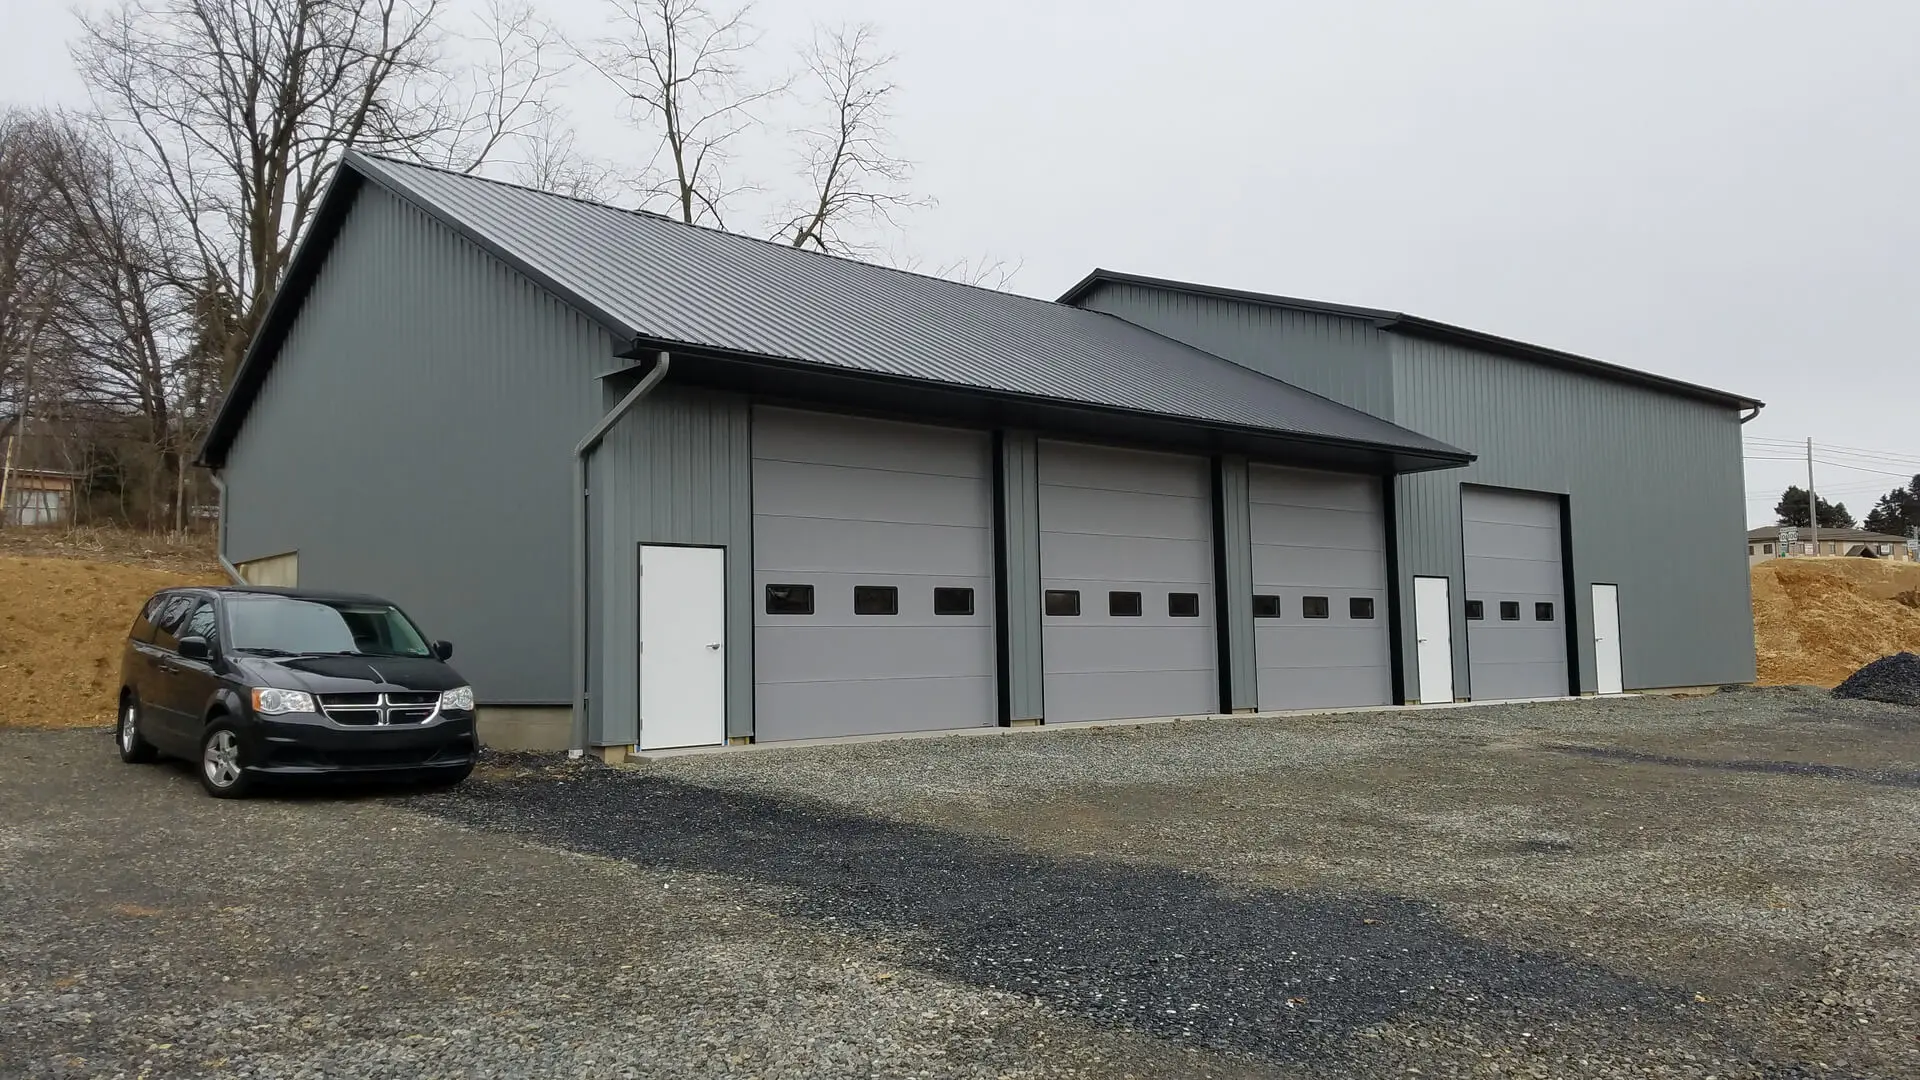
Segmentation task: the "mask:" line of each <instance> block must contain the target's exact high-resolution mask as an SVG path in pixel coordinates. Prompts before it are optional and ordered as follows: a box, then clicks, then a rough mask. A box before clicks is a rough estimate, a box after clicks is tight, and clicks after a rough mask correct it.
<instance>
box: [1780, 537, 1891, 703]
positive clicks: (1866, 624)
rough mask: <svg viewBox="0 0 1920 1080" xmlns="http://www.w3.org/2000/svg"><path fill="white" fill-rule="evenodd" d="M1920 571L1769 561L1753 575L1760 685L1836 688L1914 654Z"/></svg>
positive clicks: (1875, 564)
mask: <svg viewBox="0 0 1920 1080" xmlns="http://www.w3.org/2000/svg"><path fill="white" fill-rule="evenodd" d="M1915 589H1920V565H1916V564H1913V563H1890V562H1883V561H1880V560H1877V559H1848V558H1831V559H1823V558H1805V559H1771V560H1768V561H1767V562H1763V563H1758V564H1756V565H1755V566H1754V567H1753V635H1754V647H1755V650H1756V652H1757V654H1758V658H1759V665H1760V682H1761V683H1762V684H1763V685H1782V684H1795V683H1810V684H1813V685H1815V686H1835V685H1837V684H1839V683H1840V682H1841V681H1842V680H1844V679H1846V678H1847V677H1848V676H1849V675H1852V674H1853V673H1854V672H1856V671H1858V670H1860V669H1861V668H1862V667H1863V666H1865V665H1867V664H1869V663H1871V662H1873V661H1875V660H1878V659H1879V658H1881V657H1883V656H1889V655H1892V654H1894V653H1898V652H1911V651H1916V650H1920V609H1915V608H1914V607H1912V606H1909V605H1908V604H1907V603H1905V602H1903V601H1902V600H1901V599H1900V598H1901V596H1902V595H1903V594H1911V593H1912V592H1913V590H1915Z"/></svg>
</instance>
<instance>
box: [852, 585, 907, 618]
mask: <svg viewBox="0 0 1920 1080" xmlns="http://www.w3.org/2000/svg"><path fill="white" fill-rule="evenodd" d="M853 613H854V614H855V615H898V614H900V590H899V589H897V588H894V587H893V586H892V585H855V586H854V587H853Z"/></svg>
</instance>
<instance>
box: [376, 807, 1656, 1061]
mask: <svg viewBox="0 0 1920 1080" xmlns="http://www.w3.org/2000/svg"><path fill="white" fill-rule="evenodd" d="M409 805H410V806H412V807H414V808H416V809H420V810H424V811H426V812H428V813H431V814H434V815H436V816H439V817H442V818H445V819H449V820H452V821H454V822H457V823H460V824H462V825H466V826H469V827H477V828H482V829H488V830H495V831H507V832H513V833H517V834H521V835H525V836H528V837H530V838H533V839H535V840H538V841H541V842H545V843H548V844H552V845H556V846H559V847H563V848H567V849H570V850H574V851H579V852H585V853H591V854H594V855H601V856H606V857H609V858H614V859H621V860H625V861H628V862H631V863H635V864H638V865H642V866H648V867H661V868H671V869H675V870H683V871H693V872H699V873H705V874H719V875H725V876H727V877H731V878H734V879H737V880H740V881H742V882H745V883H748V884H750V885H756V886H770V887H773V888H775V889H776V890H777V891H776V892H774V893H773V894H772V895H770V896H769V897H767V898H766V902H767V903H769V904H770V905H771V906H773V907H775V908H777V909H779V910H781V911H782V912H783V913H785V914H789V915H793V916H798V917H800V918H803V919H807V920H811V921H815V922H819V923H822V924H825V925H829V926H833V927H836V928H839V929H842V930H849V931H855V932H860V933H868V934H873V935H876V936H883V937H885V938H888V939H890V940H893V941H896V942H898V943H899V944H900V945H901V946H902V947H903V948H904V950H905V953H906V960H905V962H906V963H908V964H911V965H912V966H914V967H917V968H919V969H921V970H923V971H926V972H929V973H931V974H934V975H936V976H939V977H941V978H943V979H947V980H951V981H956V982H961V983H969V984H973V985H976V986H981V987H986V988H990V989H994V990H1002V991H1010V992H1013V993H1017V994H1028V995H1033V996H1034V997H1037V998H1039V999H1041V1000H1043V1001H1045V1002H1047V1003H1048V1004H1049V1005H1051V1006H1052V1007H1054V1008H1055V1009H1058V1010H1060V1011H1062V1012H1065V1013H1068V1014H1074V1015H1078V1016H1081V1017H1083V1018H1085V1019H1088V1020H1091V1021H1094V1022H1097V1023H1102V1024H1107V1025H1114V1026H1125V1027H1130V1028H1133V1029H1136V1030H1140V1031H1145V1032H1148V1033H1151V1034H1154V1035H1157V1036H1161V1037H1164V1038H1168V1039H1173V1040H1177V1041H1179V1042H1181V1043H1185V1044H1188V1045H1193V1046H1200V1047H1207V1048H1212V1049H1220V1050H1229V1051H1241V1052H1247V1053H1252V1054H1255V1055H1259V1056H1261V1057H1264V1058H1268V1059H1271V1060H1281V1061H1287V1060H1307V1059H1312V1058H1318V1057H1323V1056H1325V1055H1326V1054H1329V1053H1331V1052H1333V1051H1334V1050H1335V1048H1336V1047H1337V1046H1338V1045H1339V1044H1340V1043H1342V1042H1344V1041H1345V1036H1347V1035H1348V1034H1349V1033H1351V1032H1353V1031H1354V1030H1355V1029H1359V1028H1364V1027H1366V1026H1368V1025H1372V1024H1377V1023H1379V1022H1382V1021H1387V1020H1392V1019H1395V1018H1400V1017H1408V1016H1425V1017H1432V1018H1436V1019H1440V1018H1445V1017H1448V1016H1456V1017H1462V1018H1464V1017H1466V1016H1468V1015H1472V1016H1475V1017H1478V1018H1482V1019H1485V1018H1488V1017H1490V1016H1492V1017H1500V1018H1502V1024H1503V1026H1505V1025H1506V1024H1540V1023H1552V1022H1554V1021H1556V1020H1558V1021H1562V1022H1565V1023H1569V1024H1573V1025H1581V1026H1584V1025H1587V1024H1593V1023H1605V1024H1607V1025H1609V1026H1618V1025H1629V1026H1632V1025H1638V1024H1641V1023H1658V1022H1660V1020H1661V1019H1662V1018H1671V1017H1672V1015H1673V1010H1674V1009H1675V1008H1676V1007H1683V1003H1684V1002H1685V1001H1686V1000H1687V995H1684V994H1681V993H1679V992H1677V991H1675V990H1673V989H1670V988H1660V987H1655V986H1650V985H1647V984H1644V983H1641V982H1637V981H1634V980H1631V979H1628V978H1625V977H1623V976H1620V975H1618V974H1615V973H1613V972H1610V971H1607V970H1605V969H1603V968H1600V967H1598V966H1594V965H1590V964H1582V963H1575V962H1572V961H1570V960H1568V959H1566V958H1563V957H1559V956H1555V955H1551V954H1545V953H1536V952H1528V951H1524V950H1519V949H1514V948H1509V947H1505V946H1501V945H1497V944H1492V943H1489V942H1487V941H1483V940H1480V939H1477V938H1474V937H1471V936H1468V935H1466V934H1463V933H1461V932H1459V931H1458V930H1456V929H1455V928H1453V927H1452V926H1450V925H1449V924H1448V923H1447V922H1446V921H1445V920H1444V919H1442V918H1441V917H1440V916H1439V914H1438V913H1437V912H1436V911H1435V910H1434V909H1432V908H1431V907H1429V906H1426V905H1424V904H1421V903H1418V902H1415V901H1413V900H1410V899H1407V898H1404V897H1396V896H1389V895H1382V894H1377V893H1319V892H1285V891H1278V890H1272V889H1245V890H1241V889H1235V888H1232V887H1230V886H1227V885H1225V884H1223V883H1221V882H1219V881H1217V880H1215V879H1213V878H1210V877H1207V876H1203V875H1200V874H1196V873H1190V872H1184V871H1181V870H1178V869H1173V868H1166V867H1157V866H1150V865H1139V864H1133V863H1122V862H1117V861H1111V860H1102V859H1094V858H1059V857H1049V856H1042V855H1036V854H1033V853H1031V852H1026V851H1022V850H1019V849H1017V848H1015V847H1014V846H1013V845H1011V844H1008V843H1004V842H1000V841H996V840H993V839H989V838H979V837H970V836H963V835H959V834H956V833H951V832H946V831H943V830H940V829H936V828H928V827H922V826H916V825H910V824H903V823H898V822H893V821H886V820H882V819H878V818H874V817H867V816H862V815H859V814H854V813H848V812H846V811H844V810H841V809H838V808H834V807H828V806H824V805H820V804H814V803H808V802H801V801H791V800H783V799H776V798H771V797H767V796H762V795H753V794H746V793H742V792H737V791H728V790H720V789H715V788H709V787H702V786H696V785H690V784H685V783H680V782H676V781H671V780H662V779H657V778H649V777H642V776H635V775H633V774H629V773H619V772H614V771H611V770H608V771H599V770H592V771H587V772H583V773H579V774H575V775H574V776H573V777H572V778H570V779H569V780H568V782H566V783H554V782H550V781H543V780H538V779H533V780H523V779H515V780H509V781H501V782H496V783H475V784H469V785H468V786H467V787H466V788H464V789H462V790H459V791H455V792H448V793H442V794H430V795H423V796H421V797H419V798H416V799H413V800H411V801H410V803H409Z"/></svg>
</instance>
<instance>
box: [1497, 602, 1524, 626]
mask: <svg viewBox="0 0 1920 1080" xmlns="http://www.w3.org/2000/svg"><path fill="white" fill-rule="evenodd" d="M1500 621H1501V622H1519V621H1520V601H1518V600H1502V601H1500Z"/></svg>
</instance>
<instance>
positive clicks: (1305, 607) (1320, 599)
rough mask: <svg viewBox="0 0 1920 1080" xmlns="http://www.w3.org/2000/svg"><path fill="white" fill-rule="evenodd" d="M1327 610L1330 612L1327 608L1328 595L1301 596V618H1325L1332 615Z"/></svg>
mask: <svg viewBox="0 0 1920 1080" xmlns="http://www.w3.org/2000/svg"><path fill="white" fill-rule="evenodd" d="M1327 612H1328V608H1327V598H1326V597H1324V596H1303V597H1301V598H1300V617H1301V618H1303V619H1325V618H1329V617H1330V616H1329V615H1328V614H1327Z"/></svg>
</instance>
